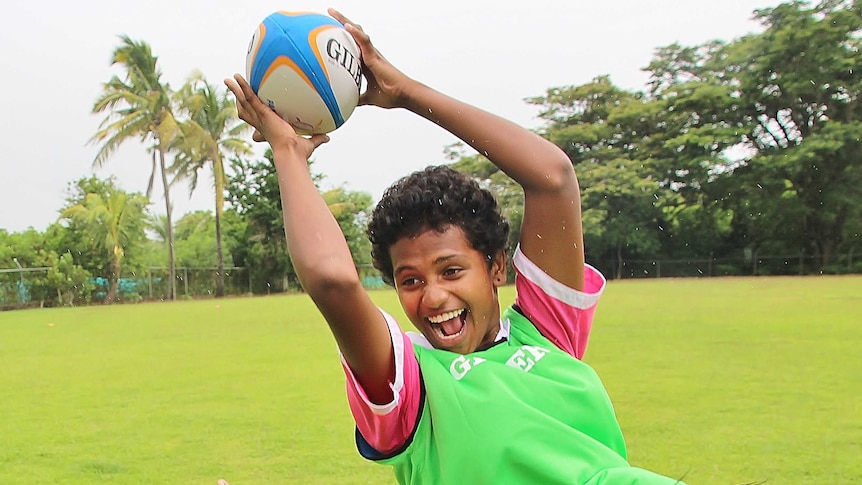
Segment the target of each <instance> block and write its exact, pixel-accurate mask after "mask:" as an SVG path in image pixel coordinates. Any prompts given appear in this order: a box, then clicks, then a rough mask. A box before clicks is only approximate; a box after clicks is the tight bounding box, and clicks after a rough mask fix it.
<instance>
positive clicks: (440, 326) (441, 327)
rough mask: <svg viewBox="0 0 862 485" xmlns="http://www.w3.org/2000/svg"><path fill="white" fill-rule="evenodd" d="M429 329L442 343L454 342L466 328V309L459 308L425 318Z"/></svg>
mask: <svg viewBox="0 0 862 485" xmlns="http://www.w3.org/2000/svg"><path fill="white" fill-rule="evenodd" d="M427 320H428V322H429V323H430V324H431V329H432V330H434V332H435V333H436V334H437V336H438V337H439V338H440V340H441V341H442V342H445V341H448V340H454V339H456V338H458V336H460V335H461V334H462V333H464V328H466V327H467V309H466V308H461V309H459V310H453V311H451V312H446V313H442V314H440V315H435V316H433V317H428V318H427Z"/></svg>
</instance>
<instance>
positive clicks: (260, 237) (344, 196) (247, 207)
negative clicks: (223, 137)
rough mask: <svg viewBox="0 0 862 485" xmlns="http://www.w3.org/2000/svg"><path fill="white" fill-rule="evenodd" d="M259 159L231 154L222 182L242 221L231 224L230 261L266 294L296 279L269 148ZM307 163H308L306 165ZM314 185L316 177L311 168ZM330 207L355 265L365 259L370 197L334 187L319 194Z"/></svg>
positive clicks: (293, 284) (292, 286)
mask: <svg viewBox="0 0 862 485" xmlns="http://www.w3.org/2000/svg"><path fill="white" fill-rule="evenodd" d="M264 157H265V160H257V161H249V160H244V159H241V158H234V159H232V160H231V161H232V168H233V169H232V172H233V174H234V175H233V176H232V177H230V183H229V185H228V187H229V189H228V191H227V192H228V201H229V202H230V205H231V207H232V208H233V210H234V211H235V212H236V214H237V216H238V217H239V218H243V219H245V225H242V224H236V225H235V228H236V229H237V230H239V229H242V230H244V233H242V234H241V235H240V234H238V233H235V234H236V235H235V236H233V238H234V240H235V241H236V246H235V248H234V249H233V250H232V256H233V260H234V264H236V265H237V266H244V267H247V268H248V269H249V270H250V272H251V276H250V277H251V280H252V287H253V290H254V292H256V293H259V292H263V293H269V292H280V291H288V290H291V289H299V288H300V286H299V281H298V280H297V279H296V274H295V272H294V270H293V264H292V263H291V261H290V257H289V255H288V252H287V247H286V241H285V237H284V220H283V218H282V211H281V196H280V192H279V187H278V178H277V175H276V172H275V167H274V166H273V164H272V151H271V150H267V152H266V154H265V155H264ZM312 165H313V164H312V163H311V162H309V170H311V166H312ZM312 178H313V179H314V180H315V183H316V184H319V183H320V181H321V180H322V178H323V177H322V176H321V175H320V174H316V173H314V172H313V171H312ZM323 196H324V198H325V200H326V201H327V203H328V204H329V207H330V211H331V212H332V213H333V217H335V219H336V221H337V222H338V223H339V225H340V227H341V230H342V232H343V233H344V234H345V238H346V239H347V244H348V247H349V248H350V250H351V254H352V256H353V260H354V262H355V263H356V264H357V266H363V265H367V264H368V263H370V253H371V250H370V245H369V243H368V241H367V238H366V236H365V225H366V222H367V216H368V212H367V210H368V208H369V206H370V204H371V196H370V195H369V194H366V193H362V192H352V191H348V190H345V189H343V188H336V189H333V190H330V191H327V192H325V193H324V194H323Z"/></svg>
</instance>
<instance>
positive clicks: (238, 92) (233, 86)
mask: <svg viewBox="0 0 862 485" xmlns="http://www.w3.org/2000/svg"><path fill="white" fill-rule="evenodd" d="M224 84H225V86H227V88H228V89H229V90H230V92H232V93H233V95H234V97H236V98H237V101H239V100H240V98H245V96H244V95H243V92H242V89H241V88H240V87H239V84H237V83H236V81H234V80H233V79H231V78H227V79H225V80H224Z"/></svg>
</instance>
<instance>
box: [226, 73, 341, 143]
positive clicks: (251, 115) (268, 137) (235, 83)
mask: <svg viewBox="0 0 862 485" xmlns="http://www.w3.org/2000/svg"><path fill="white" fill-rule="evenodd" d="M224 83H225V85H226V86H227V87H228V89H230V90H231V92H233V95H234V96H235V97H236V108H237V113H238V114H239V117H240V119H241V120H243V121H245V122H246V123H248V124H249V125H251V127H252V128H254V135H253V137H252V138H253V139H254V141H267V142H269V144H270V146H271V147H272V149H273V150H276V148H277V147H281V146H285V147H290V148H296V149H298V150H299V151H300V154H301V155H303V156H305V160H308V159H309V158H310V157H311V154H312V153H313V152H314V150H315V149H316V148H317V147H319V146H320V145H321V144H323V143H326V142H327V141H329V136H327V135H313V136H311V137H307V138H306V137H304V136H300V135H297V134H296V131H295V130H294V129H293V126H291V125H290V123H288V122H287V121H285V120H284V119H283V118H282V117H281V116H279V115H278V113H276V112H275V111H274V110H273V109H272V108H270V107H269V106H267V105H266V104H264V102H263V101H261V100H260V98H259V97H258V96H257V94H255V93H254V91H253V90H252V89H251V86H249V84H248V82H247V81H246V80H245V78H243V77H242V76H241V75H239V74H234V76H233V79H225V80H224Z"/></svg>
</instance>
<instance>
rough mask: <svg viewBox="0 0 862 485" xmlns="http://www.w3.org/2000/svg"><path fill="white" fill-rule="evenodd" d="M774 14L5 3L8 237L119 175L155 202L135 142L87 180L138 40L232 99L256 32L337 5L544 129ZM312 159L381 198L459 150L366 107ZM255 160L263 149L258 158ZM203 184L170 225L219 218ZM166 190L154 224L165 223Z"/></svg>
mask: <svg viewBox="0 0 862 485" xmlns="http://www.w3.org/2000/svg"><path fill="white" fill-rule="evenodd" d="M777 3H778V1H776V0H725V1H723V2H718V1H715V0H709V1H706V0H686V1H679V0H673V1H671V0H648V1H644V0H603V1H600V2H595V1H590V2H586V1H581V0H530V1H528V2H525V1H513V0H436V1H425V2H416V1H409V0H340V1H339V0H334V1H332V2H323V1H320V0H304V1H303V2H290V1H284V0H282V1H271V0H255V1H249V2H236V1H227V0H205V1H204V0H147V1H143V2H131V1H125V0H77V1H66V0H48V1H38V0H7V1H6V2H5V4H4V8H3V15H2V16H0V92H2V93H3V95H4V97H5V99H4V100H3V105H2V106H3V109H4V113H3V116H2V117H0V141H2V150H0V168H2V171H0V229H6V230H8V231H10V232H18V231H22V230H24V229H26V228H27V227H33V228H35V229H38V230H40V231H41V230H44V229H45V228H46V227H47V226H48V224H50V223H51V222H53V221H55V220H56V219H57V216H58V211H59V209H60V208H61V207H62V205H63V200H64V198H65V194H66V187H67V185H68V184H69V183H70V182H73V181H76V180H78V179H79V178H81V177H84V176H89V175H90V174H92V173H95V174H96V175H98V176H99V177H107V176H109V175H111V174H113V175H115V176H116V177H117V179H118V181H119V184H120V186H121V187H122V188H123V189H125V190H127V191H137V192H144V191H145V190H146V184H147V179H148V176H149V170H150V165H149V156H148V155H147V153H146V151H145V149H144V148H143V146H141V145H138V144H136V143H129V144H128V145H126V146H124V147H123V148H121V149H120V150H119V151H118V152H117V153H116V154H115V155H114V156H113V157H112V158H111V159H110V160H108V162H107V164H106V165H105V166H104V167H103V168H101V169H98V170H95V172H94V169H93V168H92V161H93V158H94V156H95V154H96V151H97V147H96V146H94V145H90V144H88V140H89V139H90V138H91V137H92V135H93V134H94V133H95V132H96V130H97V129H98V126H99V123H100V122H101V121H102V119H103V117H104V116H103V115H94V114H91V109H92V105H93V102H94V101H95V99H96V98H97V96H98V95H99V92H100V91H101V84H102V83H103V82H105V81H107V80H108V79H109V78H110V76H111V75H112V74H114V73H117V72H119V71H115V70H114V69H113V68H111V66H110V65H109V62H110V55H111V52H112V51H113V49H114V48H115V47H116V46H117V45H118V44H119V40H118V37H117V36H118V35H120V34H127V35H129V36H130V37H131V38H133V39H135V40H143V41H146V42H147V43H149V44H150V45H151V46H152V49H153V52H154V54H156V55H157V56H158V57H159V65H160V66H161V69H162V72H163V79H164V80H165V81H167V82H169V83H170V84H171V86H172V87H174V88H179V87H180V85H182V83H183V82H184V81H185V80H186V78H187V77H188V76H189V75H190V74H191V73H192V72H193V71H194V70H200V71H201V72H203V73H204V75H205V76H206V78H207V79H208V80H209V81H210V82H211V83H214V84H216V83H217V84H218V85H219V86H221V85H222V84H221V80H222V79H224V78H225V77H227V76H230V75H231V74H233V73H234V72H242V71H243V70H244V69H245V51H246V47H247V44H248V41H249V39H250V38H251V34H252V32H253V31H254V30H255V29H256V27H257V25H258V23H259V22H260V21H261V20H263V18H264V17H266V16H267V15H268V14H270V13H272V12H273V11H276V10H306V11H319V12H325V10H326V8H327V7H329V6H333V7H335V8H338V9H339V10H341V11H342V12H343V13H344V14H345V15H347V16H348V17H350V18H352V19H353V20H354V21H355V22H357V23H359V24H360V25H362V26H363V28H364V29H365V30H366V32H368V33H369V34H370V35H371V36H372V40H374V42H375V44H376V45H377V47H378V49H380V50H381V52H382V53H383V54H384V55H385V56H386V57H387V58H388V59H389V60H390V61H392V62H393V63H394V64H395V65H396V67H398V68H399V69H401V70H402V71H404V72H406V73H407V74H408V75H410V76H413V77H415V78H417V79H419V80H420V81H422V82H424V83H426V84H429V85H430V86H432V87H434V88H436V89H438V90H441V91H443V92H445V93H447V94H449V95H452V96H455V97H457V98H460V99H462V100H464V101H467V102H470V103H472V104H475V105H477V106H479V107H481V108H484V109H487V110H489V111H493V112H495V113H497V114H500V115H502V116H504V117H507V118H510V119H512V120H514V121H516V122H518V123H520V124H522V125H524V126H526V127H528V128H536V127H538V126H539V120H538V119H537V118H536V113H537V110H536V108H535V107H533V106H530V105H528V104H526V103H525V102H524V101H523V99H524V98H526V97H530V96H538V95H542V94H544V93H545V91H546V89H547V88H549V87H552V86H563V85H579V84H583V83H586V82H588V81H589V80H590V79H592V78H593V77H595V76H597V75H602V74H609V75H610V76H611V79H612V81H613V82H614V83H616V84H617V85H619V86H621V87H624V88H627V89H641V88H643V85H644V83H645V82H646V75H645V74H644V73H643V72H642V71H641V68H643V67H644V66H646V65H647V64H648V63H649V61H650V59H651V58H652V55H653V54H654V52H655V49H656V48H658V47H662V46H666V45H668V44H671V43H673V42H679V43H681V44H683V45H696V44H700V43H703V42H705V41H707V40H712V39H725V40H732V39H734V38H737V37H739V36H741V35H744V34H746V33H749V32H756V31H759V30H760V26H759V25H758V24H756V23H754V22H752V21H751V16H752V12H753V10H754V9H756V8H763V7H768V6H774V5H776V4H777ZM331 137H332V141H330V142H329V143H328V144H326V145H324V146H322V147H321V148H319V149H318V150H317V152H316V153H315V156H314V160H315V162H316V163H315V165H314V168H315V170H316V171H319V172H322V173H324V174H325V175H326V179H325V181H324V185H326V186H327V187H331V186H337V185H344V186H345V187H346V188H347V189H349V190H361V191H366V192H369V193H371V195H372V196H373V197H374V198H375V200H376V199H377V198H379V197H380V195H381V194H382V193H383V190H384V189H385V188H386V187H387V186H388V185H389V184H390V183H391V182H393V181H395V180H396V179H397V178H398V177H400V176H402V175H405V174H406V173H408V172H410V171H413V170H416V169H420V168H422V167H424V166H425V165H428V164H431V163H440V162H442V161H443V160H444V159H443V148H444V147H445V146H446V145H449V144H451V143H453V142H455V141H457V140H456V139H455V138H454V137H452V136H451V135H449V134H448V133H446V132H444V131H442V130H441V129H439V128H438V127H436V126H434V125H432V124H431V123H429V122H427V121H424V120H422V119H420V118H419V117H418V116H415V115H412V114H409V113H407V112H403V111H384V110H381V109H379V108H373V107H360V108H358V109H357V110H356V111H355V112H354V114H353V116H352V117H351V118H350V119H349V120H348V121H347V123H346V124H345V125H344V126H343V127H341V128H339V129H338V130H337V131H335V132H334V133H332V135H331ZM256 149H257V151H258V152H259V153H262V152H263V147H262V146H260V145H257V147H256ZM206 180H208V179H207V178H202V179H201V183H200V186H199V187H198V191H197V192H196V193H195V194H194V195H193V196H192V197H191V198H190V197H189V196H188V190H187V188H185V187H177V188H175V189H174V190H172V192H171V194H172V197H173V200H174V207H175V220H176V219H178V218H179V217H180V216H181V215H182V214H184V213H186V212H188V211H191V210H198V209H206V210H211V209H212V206H213V202H212V199H213V196H212V194H211V191H212V189H211V186H210V184H208V183H206ZM161 197H162V194H161V192H160V189H158V185H157V188H156V190H155V191H154V194H153V205H152V206H151V207H150V208H151V210H153V211H154V212H158V213H162V212H164V210H163V207H164V202H163V200H162V198H161Z"/></svg>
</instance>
